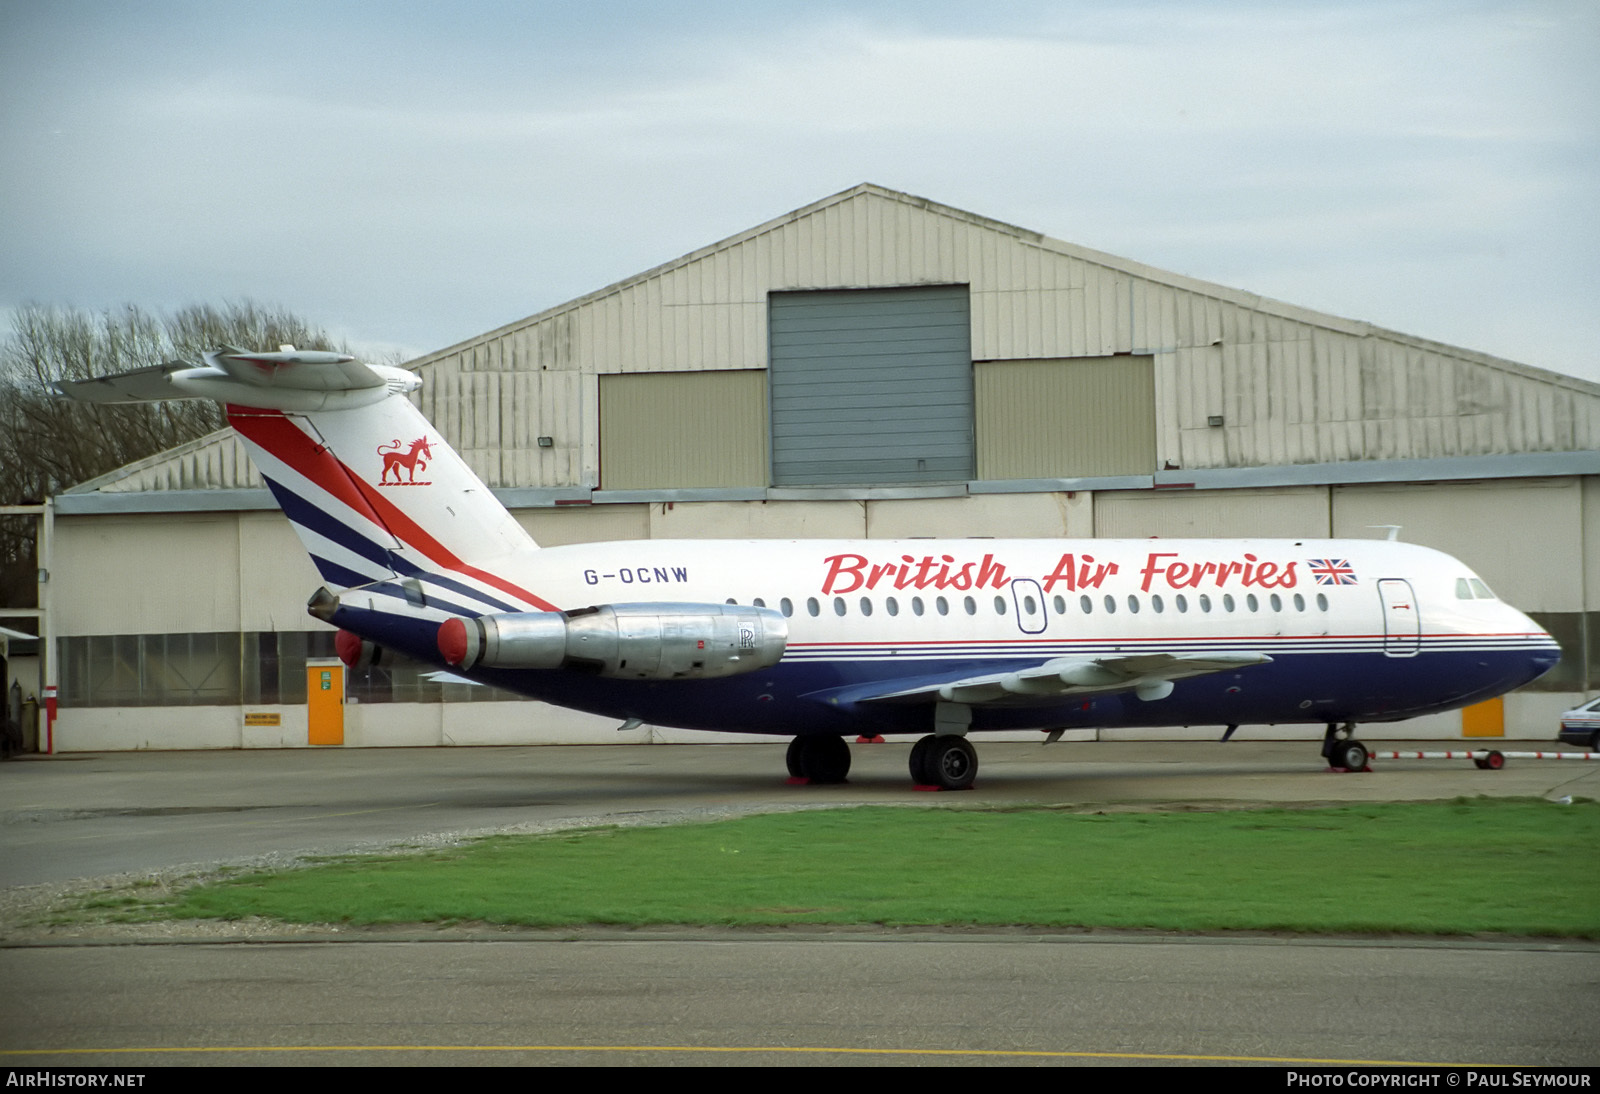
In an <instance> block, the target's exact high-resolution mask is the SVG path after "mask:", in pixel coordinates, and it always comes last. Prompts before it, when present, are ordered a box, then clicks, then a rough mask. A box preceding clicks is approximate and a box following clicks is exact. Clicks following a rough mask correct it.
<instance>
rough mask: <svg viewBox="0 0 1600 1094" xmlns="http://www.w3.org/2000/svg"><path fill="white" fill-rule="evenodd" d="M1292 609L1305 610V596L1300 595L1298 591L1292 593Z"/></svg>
mask: <svg viewBox="0 0 1600 1094" xmlns="http://www.w3.org/2000/svg"><path fill="white" fill-rule="evenodd" d="M1294 610H1295V611H1297V612H1303V611H1305V610H1306V598H1305V597H1303V596H1301V595H1300V594H1299V593H1295V594H1294Z"/></svg>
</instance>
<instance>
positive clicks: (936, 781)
mask: <svg viewBox="0 0 1600 1094" xmlns="http://www.w3.org/2000/svg"><path fill="white" fill-rule="evenodd" d="M977 777H978V750H977V749H975V748H973V747H972V742H971V741H969V740H967V739H966V738H965V737H961V736H957V735H956V734H954V733H930V734H928V735H927V736H926V737H924V738H922V739H921V740H920V741H918V742H917V743H916V744H914V745H912V746H911V781H912V782H914V783H916V784H917V785H918V786H931V787H934V788H935V789H938V790H967V789H970V788H971V786H972V780H973V779H976V778H977Z"/></svg>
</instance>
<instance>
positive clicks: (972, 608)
mask: <svg viewBox="0 0 1600 1094" xmlns="http://www.w3.org/2000/svg"><path fill="white" fill-rule="evenodd" d="M961 606H962V607H963V608H965V609H967V614H968V615H977V614H978V602H977V601H976V600H974V599H972V597H970V596H969V597H965V598H963V599H962V601H961Z"/></svg>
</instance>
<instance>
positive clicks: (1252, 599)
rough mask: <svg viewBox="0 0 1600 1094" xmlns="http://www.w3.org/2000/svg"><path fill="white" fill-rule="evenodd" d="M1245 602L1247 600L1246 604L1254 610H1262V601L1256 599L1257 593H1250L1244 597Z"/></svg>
mask: <svg viewBox="0 0 1600 1094" xmlns="http://www.w3.org/2000/svg"><path fill="white" fill-rule="evenodd" d="M1244 602H1245V606H1246V607H1248V608H1249V609H1250V610H1251V611H1253V612H1259V611H1260V610H1261V601H1259V600H1257V599H1256V594H1255V593H1250V594H1248V595H1247V596H1246V597H1245V598H1244Z"/></svg>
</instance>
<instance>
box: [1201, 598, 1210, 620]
mask: <svg viewBox="0 0 1600 1094" xmlns="http://www.w3.org/2000/svg"><path fill="white" fill-rule="evenodd" d="M1200 610H1201V611H1203V612H1205V613H1206V614H1207V615H1210V614H1211V598H1210V597H1209V596H1207V595H1206V594H1205V593H1201V594H1200Z"/></svg>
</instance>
